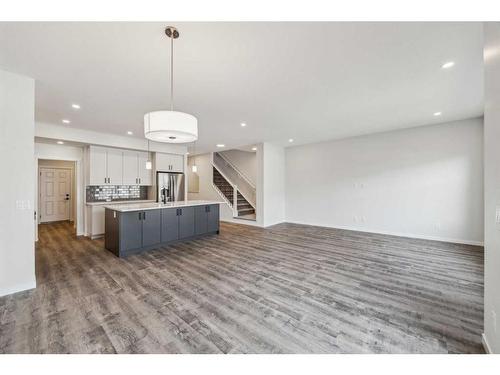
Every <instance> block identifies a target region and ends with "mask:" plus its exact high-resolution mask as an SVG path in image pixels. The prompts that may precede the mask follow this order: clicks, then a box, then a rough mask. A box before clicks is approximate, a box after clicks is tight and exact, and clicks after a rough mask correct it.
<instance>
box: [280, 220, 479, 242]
mask: <svg viewBox="0 0 500 375" xmlns="http://www.w3.org/2000/svg"><path fill="white" fill-rule="evenodd" d="M286 222H287V223H292V224H301V225H312V226H317V227H325V228H334V229H343V230H351V231H355V232H365V233H377V234H385V235H388V236H397V237H407V238H416V239H420V240H431V241H441V242H450V243H458V244H464V245H474V246H484V242H482V241H470V240H464V239H460V238H448V237H439V236H427V235H420V234H414V233H401V232H392V231H381V230H375V229H363V228H355V227H348V226H328V225H324V224H314V223H305V222H301V221H293V220H286Z"/></svg>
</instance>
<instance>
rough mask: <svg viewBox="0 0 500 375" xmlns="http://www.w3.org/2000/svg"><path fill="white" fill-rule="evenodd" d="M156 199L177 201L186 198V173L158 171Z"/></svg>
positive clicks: (158, 200)
mask: <svg viewBox="0 0 500 375" xmlns="http://www.w3.org/2000/svg"><path fill="white" fill-rule="evenodd" d="M156 187H157V192H156V201H157V202H163V203H167V202H175V201H183V200H184V173H173V172H156Z"/></svg>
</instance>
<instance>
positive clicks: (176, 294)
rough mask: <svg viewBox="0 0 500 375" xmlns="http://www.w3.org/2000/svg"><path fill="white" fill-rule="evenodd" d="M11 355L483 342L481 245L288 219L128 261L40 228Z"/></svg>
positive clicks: (8, 346)
mask: <svg viewBox="0 0 500 375" xmlns="http://www.w3.org/2000/svg"><path fill="white" fill-rule="evenodd" d="M39 234H40V241H39V243H38V245H37V247H36V274H37V283H38V287H37V288H36V289H35V290H32V291H26V292H21V293H17V294H14V295H10V296H5V297H2V298H0V352H2V353H478V352H482V351H483V349H482V347H481V341H480V335H481V332H482V330H483V323H482V322H483V249H482V248H481V247H474V246H466V245H454V244H447V243H442V242H434V241H426V240H416V239H408V238H400V237H392V236H385V235H377V234H366V233H360V232H352V231H344V230H336V229H329V228H320V227H314V226H303V225H296V224H280V225H276V226H273V227H270V228H268V229H262V228H256V227H250V226H244V225H238V224H225V223H223V224H222V225H221V234H220V235H219V236H216V235H213V236H209V237H205V238H204V239H199V240H195V241H190V242H186V243H179V244H176V245H173V246H168V247H164V248H161V249H158V250H154V251H151V252H147V253H143V254H139V255H134V256H130V257H128V258H125V259H119V258H116V257H115V256H114V255H112V254H111V253H109V252H108V251H106V250H105V249H104V248H103V241H102V240H98V241H91V240H89V239H86V238H82V239H76V238H75V237H74V235H72V230H71V227H70V225H69V224H67V223H57V224H51V225H42V226H40V233H39Z"/></svg>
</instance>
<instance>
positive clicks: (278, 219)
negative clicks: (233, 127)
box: [257, 143, 285, 227]
mask: <svg viewBox="0 0 500 375" xmlns="http://www.w3.org/2000/svg"><path fill="white" fill-rule="evenodd" d="M260 149H261V150H262V151H261V152H259V155H261V158H258V168H259V170H260V172H261V174H262V178H260V179H258V180H259V185H260V189H259V187H257V213H258V212H259V211H260V212H262V216H259V215H258V216H257V220H259V222H260V223H261V224H262V226H264V227H267V226H270V225H274V224H278V223H282V222H284V221H285V149H284V148H283V146H280V145H275V144H272V143H263V144H262V145H260V146H259V149H258V150H257V151H260ZM259 203H260V207H259Z"/></svg>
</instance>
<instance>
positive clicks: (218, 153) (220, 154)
mask: <svg viewBox="0 0 500 375" xmlns="http://www.w3.org/2000/svg"><path fill="white" fill-rule="evenodd" d="M216 154H217V156H220V157H221V158H222V159H224V161H225V162H226V163H227V164H229V166H230V167H231V168H233V169H234V170H235V171H236V173H237V174H238V176H239V177H240V178H242V179H243V180H245V181H246V183H247V184H248V185H250V186H251V187H252V188H254V189H255V184H254V183H253V182H252V181H250V179H249V178H248V177H247V175H245V174H244V173H243V172H242V171H240V169H239V168H238V167H237V166H236V165H234V164H233V163H232V162H231V160H229V159H228V158H227V156H225V155H224V154H222V153H220V152H216Z"/></svg>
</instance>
